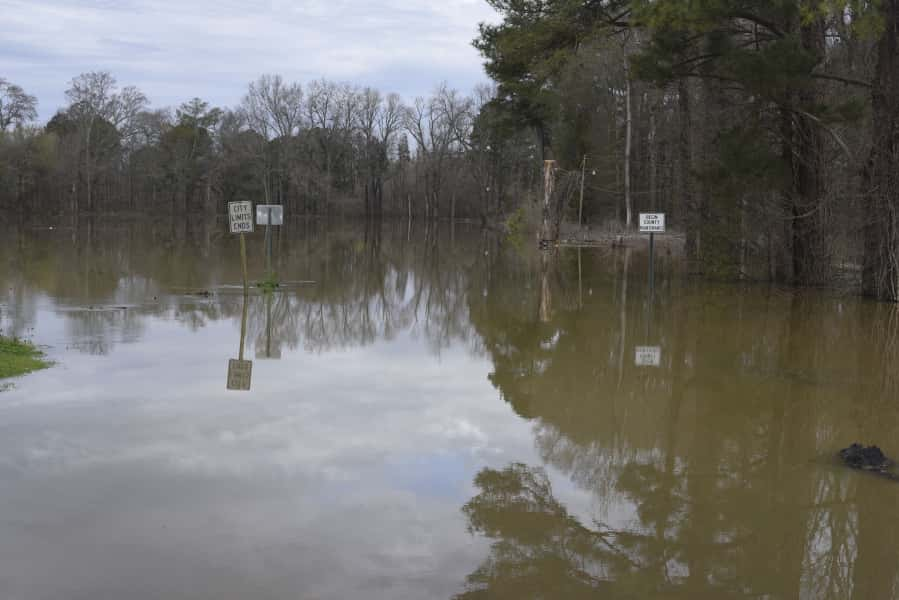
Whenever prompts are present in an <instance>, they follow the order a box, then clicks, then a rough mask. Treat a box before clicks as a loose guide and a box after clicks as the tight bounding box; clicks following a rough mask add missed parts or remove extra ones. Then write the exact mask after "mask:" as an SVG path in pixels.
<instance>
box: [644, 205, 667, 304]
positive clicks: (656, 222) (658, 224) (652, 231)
mask: <svg viewBox="0 0 899 600" xmlns="http://www.w3.org/2000/svg"><path fill="white" fill-rule="evenodd" d="M640 233H648V234H649V291H650V294H652V292H653V291H654V290H655V241H656V240H655V236H656V234H657V233H665V213H640Z"/></svg>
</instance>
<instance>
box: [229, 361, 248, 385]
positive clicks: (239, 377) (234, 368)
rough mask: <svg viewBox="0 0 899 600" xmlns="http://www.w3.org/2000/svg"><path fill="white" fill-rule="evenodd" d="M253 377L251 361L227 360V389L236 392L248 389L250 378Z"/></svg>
mask: <svg viewBox="0 0 899 600" xmlns="http://www.w3.org/2000/svg"><path fill="white" fill-rule="evenodd" d="M252 377H253V361H251V360H233V359H232V360H229V361H228V389H229V390H235V391H238V392H248V391H250V380H251V379H252Z"/></svg>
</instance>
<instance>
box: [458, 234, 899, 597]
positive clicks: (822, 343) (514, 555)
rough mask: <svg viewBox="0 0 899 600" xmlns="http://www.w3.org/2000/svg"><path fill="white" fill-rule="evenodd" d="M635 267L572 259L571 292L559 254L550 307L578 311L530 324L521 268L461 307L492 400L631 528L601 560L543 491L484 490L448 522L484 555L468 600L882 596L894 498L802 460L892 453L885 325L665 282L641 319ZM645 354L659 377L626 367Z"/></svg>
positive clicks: (864, 316) (858, 306)
mask: <svg viewBox="0 0 899 600" xmlns="http://www.w3.org/2000/svg"><path fill="white" fill-rule="evenodd" d="M629 259H631V260H629ZM639 261H640V257H639V256H634V257H628V256H627V255H626V254H625V253H623V252H622V254H621V256H620V257H617V258H616V257H609V258H606V259H604V260H603V261H599V262H593V259H589V260H588V261H587V263H588V267H587V269H585V272H586V273H589V276H588V281H581V282H578V281H577V279H576V272H575V271H574V269H573V264H572V262H571V261H569V260H567V259H566V257H565V255H564V254H563V256H562V257H560V260H559V261H558V262H557V263H556V268H558V269H559V270H560V271H561V273H559V274H558V275H556V276H555V278H554V281H555V284H554V285H556V286H558V287H557V288H555V289H553V290H551V292H552V294H553V298H554V299H555V298H563V299H564V298H566V297H569V298H570V297H571V295H572V294H573V293H574V292H573V291H569V292H568V295H567V296H566V292H565V289H560V288H568V289H569V290H578V289H580V290H581V292H583V290H584V289H586V290H593V294H592V295H591V294H589V293H588V294H587V296H586V297H584V298H583V301H582V303H583V307H584V308H583V310H579V309H578V306H579V305H580V304H581V302H576V303H573V302H570V301H564V300H563V301H562V302H554V303H553V306H554V310H553V313H552V315H551V316H550V318H549V319H545V318H541V315H540V313H539V310H537V309H536V308H535V307H538V306H539V304H540V299H539V294H542V293H544V292H543V291H542V289H541V288H540V287H539V286H535V285H533V282H534V277H536V276H535V275H529V274H528V270H530V272H531V273H537V272H538V269H536V268H534V266H533V265H532V266H525V267H522V266H521V264H519V265H518V267H517V268H516V266H515V265H512V266H510V267H506V268H497V269H495V270H494V271H493V279H492V281H491V280H489V278H488V281H486V282H484V285H485V286H486V287H487V288H488V289H487V291H486V292H485V293H483V294H481V295H478V296H475V295H470V299H471V301H472V303H473V305H472V307H471V315H472V319H473V321H474V323H475V326H476V328H477V330H478V333H479V334H481V336H482V339H483V340H484V342H483V343H484V350H485V351H486V352H487V353H488V354H489V356H490V357H491V358H492V360H493V363H494V373H493V374H492V375H491V381H492V382H493V383H494V385H495V386H496V387H497V389H498V390H499V391H500V393H501V394H502V397H503V399H504V400H506V401H507V402H509V403H510V405H511V406H512V407H513V408H514V409H515V410H516V412H517V413H518V414H520V415H522V416H523V417H526V418H528V419H531V420H533V421H534V429H533V431H534V433H535V444H536V447H537V449H538V451H539V453H540V455H541V456H542V458H543V459H544V460H545V461H546V462H547V463H549V464H552V465H553V466H555V467H557V468H558V469H560V470H561V471H562V472H563V473H565V474H566V475H568V476H569V477H570V478H571V479H572V481H574V482H576V483H577V484H578V486H579V487H581V488H583V489H585V490H590V491H592V492H593V493H594V494H595V498H596V500H597V501H598V505H599V514H606V513H611V514H616V515H618V517H617V519H618V521H620V520H621V519H622V516H621V515H630V516H629V517H627V520H626V521H623V522H620V523H618V525H617V527H618V530H617V531H616V535H615V536H614V546H615V548H616V550H617V551H619V552H620V553H615V552H612V551H610V550H608V549H607V548H604V547H603V546H602V545H599V546H597V545H596V540H597V539H602V540H606V541H608V540H611V539H612V538H611V537H610V533H609V531H608V529H607V528H606V527H602V526H593V527H584V526H581V525H580V524H577V523H575V524H572V523H571V518H570V517H569V516H568V515H567V513H565V511H564V508H563V507H561V506H560V504H559V503H558V502H557V501H555V500H554V499H552V498H551V497H547V493H546V492H547V491H548V485H547V481H546V478H545V475H543V474H542V472H540V471H536V472H535V471H534V470H533V469H530V470H528V469H524V468H523V467H520V466H513V467H510V468H509V469H506V470H505V471H502V472H494V471H485V472H482V474H481V475H480V476H479V477H478V479H477V481H476V484H477V485H478V487H479V488H481V493H480V494H479V495H478V496H477V497H476V498H475V499H474V500H472V502H470V503H469V504H468V505H466V508H465V511H466V514H467V515H468V516H469V519H470V523H471V526H472V530H473V531H477V532H479V533H482V534H484V535H487V536H488V537H491V538H492V539H494V540H495V544H494V547H493V551H492V552H491V556H490V558H489V559H488V560H487V561H486V562H485V563H484V565H483V566H482V567H481V568H480V569H479V570H478V571H476V572H475V573H474V574H472V577H471V578H470V580H469V592H467V596H466V597H479V596H480V597H491V598H492V597H499V598H501V597H510V598H511V597H521V598H537V597H566V595H571V596H574V597H576V596H577V593H578V591H579V590H581V589H585V590H587V592H585V593H588V592H589V591H591V590H593V591H595V590H598V589H600V588H603V590H604V593H605V595H606V596H608V597H635V598H646V597H678V598H694V597H708V598H726V597H747V596H749V597H770V598H834V599H836V598H840V599H842V598H885V599H886V598H894V597H897V596H899V589H897V568H899V524H897V522H896V520H895V519H893V518H892V516H891V513H892V511H893V509H892V508H889V506H890V505H891V503H892V504H893V505H894V504H895V503H896V502H897V501H899V486H895V485H890V484H889V483H888V482H882V481H880V480H877V479H875V478H865V477H860V476H859V474H857V473H851V472H849V473H847V472H846V471H845V470H842V469H839V468H837V467H835V466H834V465H831V464H829V463H826V462H824V461H822V460H821V459H820V458H819V457H822V456H832V455H833V453H834V452H835V451H836V449H837V448H839V447H840V444H848V442H849V441H853V440H854V439H856V438H861V439H865V440H872V439H873V440H885V441H884V442H883V443H890V442H891V440H893V439H894V436H893V433H894V432H895V430H896V423H897V407H896V406H895V403H894V402H893V400H892V399H893V398H895V396H896V392H897V391H899V388H897V386H896V381H895V380H896V378H895V377H893V376H892V375H890V376H887V377H885V376H884V375H883V373H893V372H894V370H893V368H892V367H891V366H890V365H891V364H893V363H895V361H896V359H897V358H899V353H897V351H895V350H893V349H892V348H893V347H894V346H897V345H896V344H894V343H893V342H892V340H895V339H896V336H895V331H896V330H897V328H896V327H893V333H889V331H885V330H884V324H889V323H891V322H892V321H890V319H889V318H888V317H889V315H877V314H875V313H876V312H877V311H879V310H880V309H876V310H875V309H872V307H871V305H867V304H865V303H860V302H854V301H846V300H845V299H841V298H827V297H824V296H821V295H815V294H810V295H806V294H801V293H800V294H779V293H775V292H772V291H771V290H757V289H756V290H753V289H751V288H748V289H734V288H727V287H714V286H705V285H704V286H697V285H692V284H690V283H688V282H681V281H678V280H674V281H670V280H669V281H665V282H663V285H662V286H660V291H661V296H662V300H661V301H660V302H659V304H657V305H656V306H655V307H654V310H653V312H649V311H648V309H647V306H646V304H645V294H644V292H645V282H644V277H645V270H644V269H643V268H642V267H641V266H638V267H637V268H635V266H634V265H640V262H639ZM591 263H592V264H591ZM628 267H630V269H632V273H631V275H630V281H628V273H627V269H628ZM578 283H580V285H578ZM625 285H627V287H625ZM510 290H515V291H517V292H518V293H519V294H520V296H519V297H518V298H515V297H512V296H510V294H512V293H514V292H511V291H510ZM580 295H581V294H579V296H580ZM625 298H626V299H627V300H626V301H624V299H625ZM528 308H530V310H529V309H528ZM884 310H889V311H894V310H895V309H893V308H892V307H890V308H889V309H884ZM886 329H887V330H889V327H887V328H886ZM648 343H650V344H652V345H659V346H661V347H662V350H663V360H662V366H661V367H660V368H658V369H641V368H638V367H636V366H635V365H634V362H633V361H634V358H633V348H634V346H636V345H644V344H648ZM850 353H854V354H855V355H856V356H857V359H858V360H857V361H853V360H852V358H851V355H850ZM897 451H899V448H893V451H892V453H893V454H895V453H896V452H897ZM525 509H526V510H525ZM473 511H476V512H477V518H476V519H472V513H473ZM534 512H537V513H539V514H537V515H532V514H531V513H534ZM547 515H552V517H551V518H550V517H548V516H547ZM547 520H548V521H549V522H551V523H553V524H554V525H553V526H552V527H549V526H546V525H545V523H546V521H547ZM616 522H617V521H616ZM877 523H880V527H879V528H878V526H877V525H876V524H877ZM597 536H598V537H597ZM584 540H592V541H593V543H587V542H585V541H584ZM563 542H564V543H563ZM597 548H599V549H598V550H597ZM621 553H623V556H626V557H627V560H624V559H622V554H621ZM622 565H624V566H622ZM588 567H589V568H588ZM566 586H568V587H566ZM603 586H605V587H603ZM598 595H599V596H600V597H602V595H603V594H598Z"/></svg>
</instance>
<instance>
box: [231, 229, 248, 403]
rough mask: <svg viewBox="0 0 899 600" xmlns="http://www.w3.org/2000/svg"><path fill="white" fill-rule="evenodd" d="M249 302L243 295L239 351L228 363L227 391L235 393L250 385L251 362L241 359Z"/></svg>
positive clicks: (246, 389)
mask: <svg viewBox="0 0 899 600" xmlns="http://www.w3.org/2000/svg"><path fill="white" fill-rule="evenodd" d="M241 238H243V236H241ZM244 255H246V253H244ZM249 300H250V297H249V295H248V294H244V296H243V310H242V311H241V317H240V350H239V351H238V354H237V358H236V359H231V360H229V361H228V383H227V389H229V390H233V391H237V392H248V391H250V383H251V381H252V378H253V361H251V360H244V359H243V352H244V342H245V341H246V339H247V304H249Z"/></svg>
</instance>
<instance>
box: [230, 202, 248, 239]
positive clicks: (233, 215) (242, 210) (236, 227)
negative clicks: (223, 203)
mask: <svg viewBox="0 0 899 600" xmlns="http://www.w3.org/2000/svg"><path fill="white" fill-rule="evenodd" d="M228 222H229V223H230V225H231V233H253V203H252V202H250V201H244V202H229V203H228Z"/></svg>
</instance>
